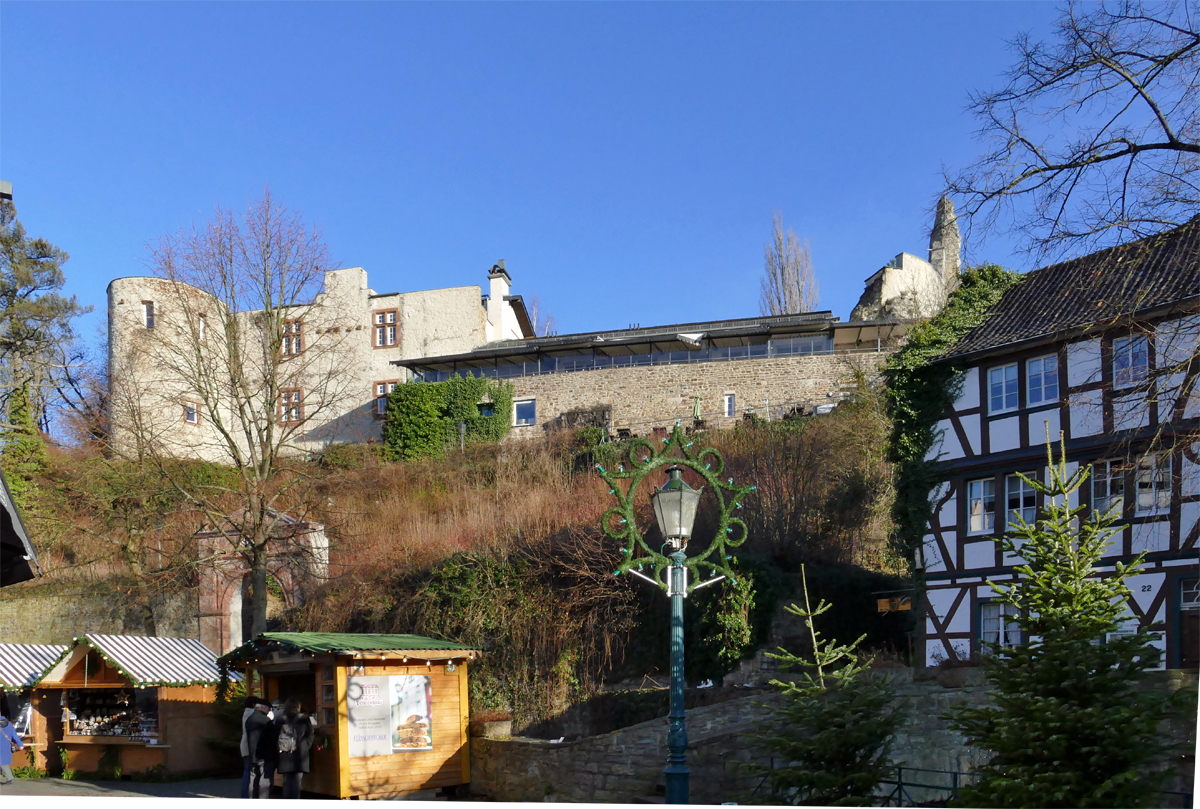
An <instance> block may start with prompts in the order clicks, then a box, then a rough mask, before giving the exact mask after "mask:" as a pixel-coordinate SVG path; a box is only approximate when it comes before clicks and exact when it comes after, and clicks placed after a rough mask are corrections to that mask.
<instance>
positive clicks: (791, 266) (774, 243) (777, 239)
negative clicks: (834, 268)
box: [758, 211, 820, 315]
mask: <svg viewBox="0 0 1200 809" xmlns="http://www.w3.org/2000/svg"><path fill="white" fill-rule="evenodd" d="M771 224H772V227H773V233H772V238H771V241H770V242H768V243H767V244H766V246H765V247H764V248H763V252H764V254H765V267H764V269H763V279H762V293H761V295H760V296H759V304H758V306H759V311H760V312H761V313H762V314H764V315H790V314H796V313H798V312H811V311H813V310H814V309H816V307H817V302H818V301H819V300H820V296H819V295H818V293H817V278H816V275H815V274H814V273H813V266H812V254H811V253H810V252H809V249H808V241H807V240H805V241H804V242H803V243H801V241H800V240H799V239H797V238H796V233H795V231H793V230H792V229H791V228H788V229H787V234H786V235H785V234H784V231H783V214H782V213H780V212H779V211H776V212H775V213H774V215H773V216H772V218H771Z"/></svg>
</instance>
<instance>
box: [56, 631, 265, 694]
mask: <svg viewBox="0 0 1200 809" xmlns="http://www.w3.org/2000/svg"><path fill="white" fill-rule="evenodd" d="M80 646H88V647H91V648H92V649H95V650H96V651H97V652H99V653H100V656H101V657H103V658H104V659H105V660H107V661H108V662H109V663H111V664H112V665H113V667H114V668H116V670H117V671H119V672H120V673H121V676H123V677H125V678H126V679H127V680H129V681H130V682H132V683H133V684H135V685H162V686H187V685H216V684H218V683H220V682H221V667H220V666H219V665H218V664H217V656H216V655H215V654H213V652H212V650H211V649H209V648H208V647H207V646H205V645H204V644H203V643H201V642H200V641H198V640H196V639H195V638H149V637H142V636H138V635H91V634H89V635H81V636H80V637H78V638H76V639H75V642H74V643H73V644H72V645H71V646H68V647H66V649H65V650H64V651H63V652H62V654H60V655H59V658H58V660H56V661H55V663H54V665H53V666H52V667H50V668H51V670H48V671H47V672H46V674H45V675H43V676H46V677H51V678H53V677H57V676H62V675H65V673H66V672H65V670H64V669H60V668H59V667H58V664H59V663H62V662H64V661H69V660H70V659H71V653H72V652H73V651H74V650H75V649H78V648H79V647H80ZM230 676H231V679H235V680H240V679H241V676H240V675H230Z"/></svg>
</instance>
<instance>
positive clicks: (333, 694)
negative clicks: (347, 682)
mask: <svg viewBox="0 0 1200 809" xmlns="http://www.w3.org/2000/svg"><path fill="white" fill-rule="evenodd" d="M321 702H324V703H327V704H328V703H331V702H337V688H336V687H335V686H334V685H333V684H332V683H326V684H325V685H323V686H321Z"/></svg>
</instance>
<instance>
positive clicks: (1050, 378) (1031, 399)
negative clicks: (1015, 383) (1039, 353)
mask: <svg viewBox="0 0 1200 809" xmlns="http://www.w3.org/2000/svg"><path fill="white" fill-rule="evenodd" d="M1025 385H1026V391H1027V394H1026V397H1025V399H1026V403H1027V404H1029V406H1030V407H1032V406H1033V405H1040V404H1046V403H1047V402H1057V401H1058V357H1056V356H1049V357H1038V358H1037V359H1033V360H1029V361H1028V362H1026V363H1025Z"/></svg>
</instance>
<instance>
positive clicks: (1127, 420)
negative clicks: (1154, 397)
mask: <svg viewBox="0 0 1200 809" xmlns="http://www.w3.org/2000/svg"><path fill="white" fill-rule="evenodd" d="M1151 407H1152V405H1151V404H1150V402H1149V401H1148V400H1147V398H1146V395H1145V394H1144V393H1134V394H1131V395H1129V396H1120V397H1116V396H1114V397H1113V429H1115V430H1136V429H1137V428H1138V427H1145V426H1146V425H1148V424H1149V423H1150V408H1151Z"/></svg>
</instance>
